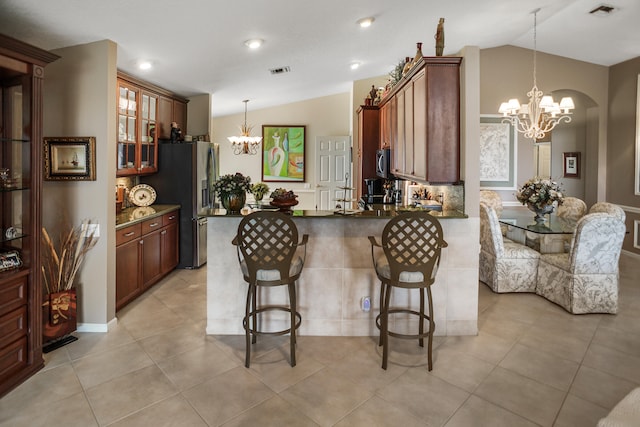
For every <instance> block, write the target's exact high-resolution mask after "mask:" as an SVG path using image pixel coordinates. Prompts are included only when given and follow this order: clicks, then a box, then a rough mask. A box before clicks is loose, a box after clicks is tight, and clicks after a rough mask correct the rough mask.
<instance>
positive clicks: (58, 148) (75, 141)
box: [43, 136, 96, 181]
mask: <svg viewBox="0 0 640 427" xmlns="http://www.w3.org/2000/svg"><path fill="white" fill-rule="evenodd" d="M43 142H44V144H43V147H44V156H43V158H44V179H45V181H95V180H96V138H95V137H93V136H88V137H61V138H49V137H47V138H43Z"/></svg>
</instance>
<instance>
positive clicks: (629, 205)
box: [607, 58, 640, 254]
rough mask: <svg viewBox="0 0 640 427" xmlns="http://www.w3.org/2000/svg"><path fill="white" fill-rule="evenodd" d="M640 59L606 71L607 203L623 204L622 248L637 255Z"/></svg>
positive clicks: (639, 218) (639, 239)
mask: <svg viewBox="0 0 640 427" xmlns="http://www.w3.org/2000/svg"><path fill="white" fill-rule="evenodd" d="M639 74H640V58H635V59H632V60H630V61H626V62H622V63H620V64H617V65H614V66H612V67H611V68H610V70H609V95H610V96H609V145H608V147H607V150H608V153H607V157H608V159H609V162H608V171H609V173H608V174H607V194H608V195H609V197H608V201H610V202H613V203H616V204H619V205H622V206H623V208H624V209H625V211H626V213H627V230H628V231H630V233H629V234H628V235H627V236H626V238H625V241H624V245H623V249H625V250H628V251H631V252H634V253H637V254H640V250H639V249H637V248H634V247H633V242H634V241H635V242H640V236H636V235H635V234H634V231H635V227H634V223H635V222H636V221H639V222H640V196H637V195H635V194H634V190H633V188H634V176H635V163H634V162H635V150H636V148H635V143H636V126H637V125H638V124H637V123H636V97H637V84H638V75H639Z"/></svg>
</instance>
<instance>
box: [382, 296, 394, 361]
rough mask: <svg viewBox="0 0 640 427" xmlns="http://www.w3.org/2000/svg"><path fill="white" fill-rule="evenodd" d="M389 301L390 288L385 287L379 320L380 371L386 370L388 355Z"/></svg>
mask: <svg viewBox="0 0 640 427" xmlns="http://www.w3.org/2000/svg"><path fill="white" fill-rule="evenodd" d="M390 299H391V286H389V285H386V288H385V296H384V306H383V309H382V310H383V311H382V316H381V319H380V335H381V336H382V369H385V370H386V369H387V356H388V354H389V334H388V331H389V300H390Z"/></svg>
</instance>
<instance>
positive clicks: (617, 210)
mask: <svg viewBox="0 0 640 427" xmlns="http://www.w3.org/2000/svg"><path fill="white" fill-rule="evenodd" d="M596 212H601V213H607V214H609V215H613V216H615V217H616V218H618V219H619V220H620V221H622V223H623V224H624V221H625V219H626V215H625V213H624V210H622V208H621V207H620V206H618V205H614V204H613V203H608V202H598V203H596V204H594V205H593V206H591V209H589V213H596Z"/></svg>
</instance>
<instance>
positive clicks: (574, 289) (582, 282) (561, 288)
mask: <svg viewBox="0 0 640 427" xmlns="http://www.w3.org/2000/svg"><path fill="white" fill-rule="evenodd" d="M624 234H625V227H624V224H623V223H622V222H621V221H619V220H618V219H617V218H616V217H614V216H612V215H609V214H606V213H590V214H587V215H585V216H584V217H582V218H581V219H580V220H579V221H578V224H577V226H576V231H575V232H574V234H573V240H572V242H571V249H570V251H569V253H564V254H543V255H541V256H540V263H539V265H538V284H537V286H536V293H537V294H538V295H541V296H543V297H545V298H546V299H548V300H549V301H552V302H554V303H556V304H558V305H560V306H561V307H563V308H564V309H565V310H567V311H568V312H570V313H574V314H582V313H616V312H617V311H618V261H619V259H620V250H621V249H622V240H623V239H624Z"/></svg>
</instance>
